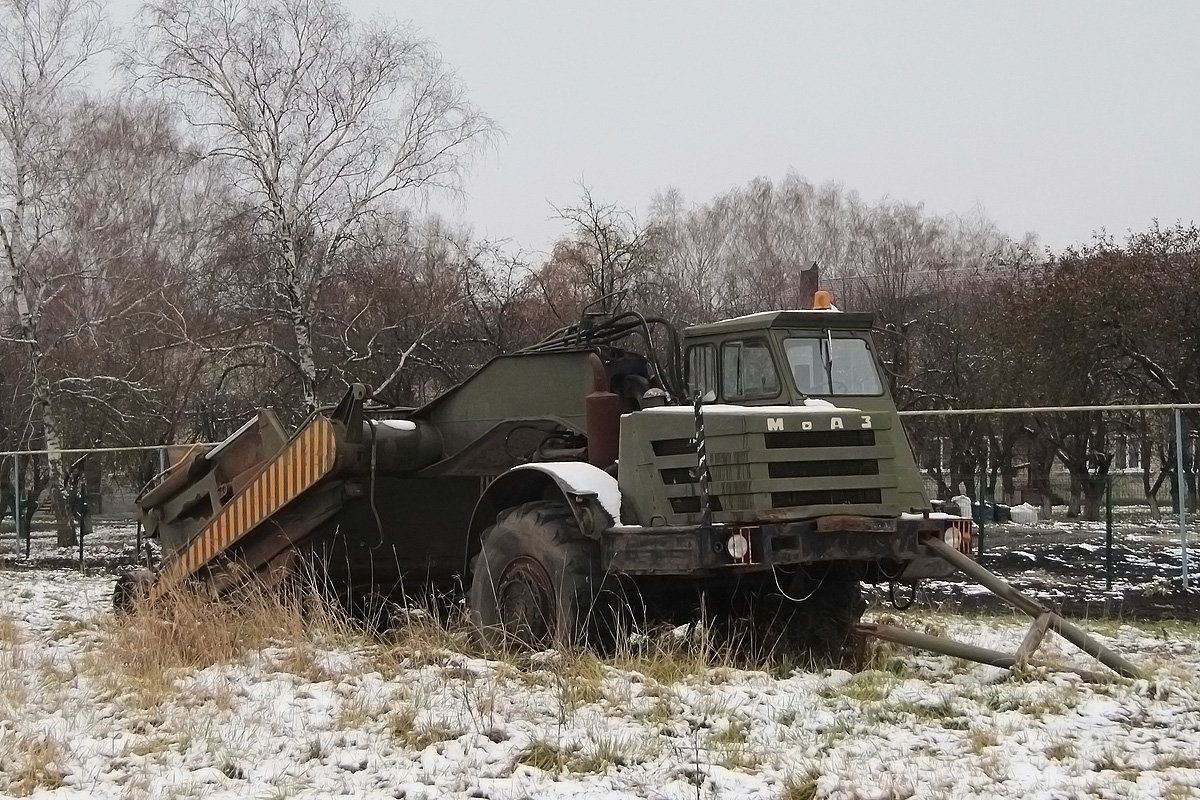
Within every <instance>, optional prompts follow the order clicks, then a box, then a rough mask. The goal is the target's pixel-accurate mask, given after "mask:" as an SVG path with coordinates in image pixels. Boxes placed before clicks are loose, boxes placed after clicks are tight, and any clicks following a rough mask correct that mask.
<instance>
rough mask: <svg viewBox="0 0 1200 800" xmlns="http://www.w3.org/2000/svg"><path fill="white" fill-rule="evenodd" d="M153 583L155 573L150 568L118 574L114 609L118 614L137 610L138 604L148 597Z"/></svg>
mask: <svg viewBox="0 0 1200 800" xmlns="http://www.w3.org/2000/svg"><path fill="white" fill-rule="evenodd" d="M152 583H154V573H153V572H151V571H150V570H148V569H134V570H130V571H129V572H122V573H121V574H120V575H118V576H117V582H116V583H115V584H114V585H113V611H115V612H117V613H118V614H132V613H133V612H135V611H136V610H137V607H138V605H139V604H140V603H141V602H142V601H143V600H145V599H146V596H147V594H148V593H149V592H150V584H152Z"/></svg>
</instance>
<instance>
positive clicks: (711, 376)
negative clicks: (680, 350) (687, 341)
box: [687, 344, 717, 403]
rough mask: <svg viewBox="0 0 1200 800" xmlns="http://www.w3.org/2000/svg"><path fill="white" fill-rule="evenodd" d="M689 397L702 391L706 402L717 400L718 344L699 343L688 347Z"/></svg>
mask: <svg viewBox="0 0 1200 800" xmlns="http://www.w3.org/2000/svg"><path fill="white" fill-rule="evenodd" d="M687 386H688V398H693V397H695V396H696V393H697V392H699V393H700V400H701V402H704V403H714V402H716V400H717V346H716V345H713V344H698V345H693V346H692V347H689V348H688V357H687Z"/></svg>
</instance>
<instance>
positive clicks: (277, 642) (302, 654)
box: [86, 583, 359, 703]
mask: <svg viewBox="0 0 1200 800" xmlns="http://www.w3.org/2000/svg"><path fill="white" fill-rule="evenodd" d="M106 626H107V628H108V630H107V631H106V632H107V634H108V635H107V636H106V637H104V638H103V639H102V641H101V642H100V644H99V645H98V646H97V647H96V648H95V649H93V650H92V651H91V653H90V654H89V658H88V660H87V662H86V663H87V667H88V669H89V670H90V671H91V672H92V673H93V674H94V675H96V676H97V677H99V678H100V679H101V681H102V682H103V683H105V685H107V687H108V688H109V690H110V691H111V692H112V693H113V694H114V695H121V694H125V693H127V692H130V691H132V692H134V693H136V694H138V695H140V696H141V697H142V699H143V701H144V702H145V703H154V702H157V701H158V700H160V699H161V698H162V696H163V695H164V694H165V693H166V692H167V691H168V690H169V689H170V687H171V685H172V682H173V680H174V677H175V676H176V674H177V673H178V672H180V671H182V670H194V669H203V668H205V667H208V666H211V665H214V664H224V663H229V662H232V661H235V660H237V659H239V658H241V657H243V656H244V655H246V654H247V653H249V652H256V651H259V650H262V649H264V648H267V647H279V648H284V649H281V650H280V656H279V657H278V658H277V659H276V664H275V667H276V668H277V669H279V670H286V671H290V672H294V673H295V674H299V675H302V676H305V677H309V678H311V679H315V680H320V679H324V678H327V677H329V676H328V674H327V673H325V672H324V671H323V669H322V668H321V667H320V664H319V663H318V661H317V659H316V657H315V655H314V654H315V651H316V649H317V648H318V647H320V646H335V645H339V644H344V643H346V642H347V641H348V640H352V639H355V638H356V637H358V636H359V635H358V633H357V631H356V629H355V627H354V626H353V625H352V624H351V623H350V622H349V621H348V620H347V619H346V617H345V616H344V615H343V614H342V612H341V610H340V609H339V608H337V607H335V606H334V605H333V604H332V603H331V602H329V601H328V600H327V599H326V598H325V597H323V596H322V595H321V594H320V593H319V592H316V591H296V592H290V593H285V592H280V591H277V590H273V589H271V588H268V587H264V586H261V585H259V584H255V583H251V584H248V585H247V586H245V587H243V588H242V589H240V590H238V591H237V592H236V593H235V594H234V595H233V596H230V597H224V598H221V599H220V600H217V599H214V598H212V597H209V596H207V595H205V594H203V593H200V592H187V591H179V592H175V593H173V594H172V595H171V596H169V597H167V598H165V599H163V600H162V601H160V602H157V603H153V604H145V605H143V606H142V607H140V608H138V609H137V610H136V611H135V612H134V613H132V614H130V615H123V616H115V617H112V618H110V619H109V621H108V622H107V623H106Z"/></svg>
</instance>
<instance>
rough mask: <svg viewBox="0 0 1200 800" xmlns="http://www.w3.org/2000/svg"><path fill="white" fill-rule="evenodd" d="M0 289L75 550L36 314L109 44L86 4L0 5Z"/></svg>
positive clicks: (18, 1)
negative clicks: (73, 135)
mask: <svg viewBox="0 0 1200 800" xmlns="http://www.w3.org/2000/svg"><path fill="white" fill-rule="evenodd" d="M0 19H2V20H3V24H0V264H2V271H0V289H3V290H4V292H5V294H6V295H7V300H8V301H9V302H11V303H12V304H13V307H14V309H15V315H16V323H15V325H14V326H13V327H12V328H11V329H10V331H11V332H10V333H6V334H5V338H6V339H7V340H9V341H10V342H13V343H16V344H17V345H19V346H20V347H21V348H23V349H24V351H25V353H26V357H27V363H28V372H29V380H30V383H31V390H32V398H33V410H34V415H35V417H36V418H37V421H38V422H39V423H40V425H41V433H42V439H43V442H44V444H45V448H46V450H47V453H48V466H49V473H50V477H49V480H50V484H49V489H50V500H51V505H52V506H53V509H54V512H55V518H56V521H57V529H58V538H59V544H60V545H63V546H71V545H73V544H74V539H75V536H74V530H73V527H72V525H71V520H70V515H69V510H68V503H67V497H66V490H65V483H64V475H63V461H62V455H61V452H60V451H61V449H62V446H63V445H62V435H61V420H60V418H59V414H58V409H57V405H56V402H55V393H54V390H53V386H52V383H51V379H50V376H49V375H48V374H47V369H46V349H45V343H44V341H43V335H42V321H43V320H42V315H43V310H44V309H45V307H46V304H47V303H48V302H49V301H50V300H51V299H52V298H53V296H54V294H55V292H56V290H57V289H58V285H57V283H56V281H55V280H54V276H53V274H52V270H53V267H54V264H55V261H56V259H55V256H54V254H53V249H54V248H53V245H54V243H55V234H56V232H57V231H58V229H59V227H60V226H61V224H62V207H61V200H62V198H63V190H64V187H65V185H66V182H67V181H68V180H69V177H70V176H69V175H67V174H66V172H67V170H66V169H65V168H64V167H65V164H66V162H67V159H66V154H67V151H68V148H69V136H68V135H67V134H68V132H69V128H70V126H69V120H70V115H71V110H72V108H73V107H74V106H75V105H76V104H77V102H78V100H79V98H80V97H81V95H82V86H83V84H84V82H85V81H86V80H87V78H88V73H87V70H88V67H89V64H90V63H91V62H92V61H93V60H94V58H95V57H96V56H97V55H98V54H99V53H100V52H101V51H103V50H104V49H105V48H106V47H107V44H108V40H107V33H106V28H105V26H104V24H103V19H102V16H101V11H100V6H99V4H98V3H96V2H93V0H0Z"/></svg>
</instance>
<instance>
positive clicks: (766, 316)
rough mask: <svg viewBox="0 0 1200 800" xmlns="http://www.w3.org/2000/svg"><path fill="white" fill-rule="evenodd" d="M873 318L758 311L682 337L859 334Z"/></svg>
mask: <svg viewBox="0 0 1200 800" xmlns="http://www.w3.org/2000/svg"><path fill="white" fill-rule="evenodd" d="M874 322H875V315H874V314H871V313H869V312H862V311H853V312H851V311H800V310H793V311H760V312H759V313H757V314H747V315H746V316H744V317H734V318H733V319H723V320H721V321H720V322H708V323H705V324H703V325H692V326H691V327H689V328H686V329H685V330H684V332H683V335H684V336H685V337H688V338H692V337H695V336H708V335H711V334H718V333H741V332H743V331H760V330H766V329H768V328H798V329H801V330H803V329H805V328H808V329H811V330H824V329H826V328H832V329H834V330H861V331H869V330H871V327H872V325H873V324H874Z"/></svg>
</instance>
